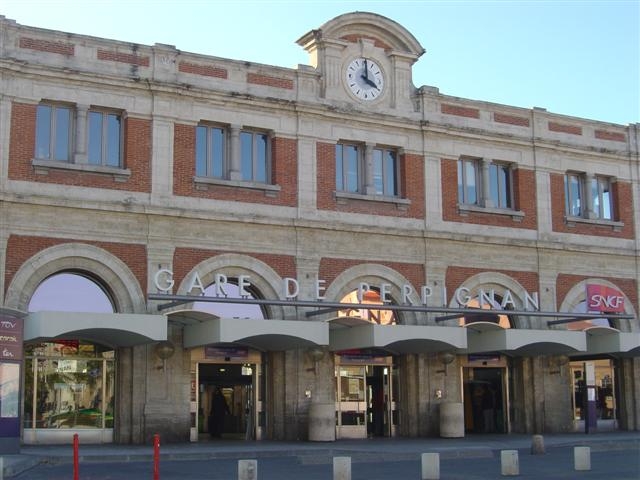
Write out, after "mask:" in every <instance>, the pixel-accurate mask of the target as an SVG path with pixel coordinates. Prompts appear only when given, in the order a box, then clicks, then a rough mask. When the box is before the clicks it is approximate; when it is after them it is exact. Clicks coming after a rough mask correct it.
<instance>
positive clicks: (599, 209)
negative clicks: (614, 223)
mask: <svg viewBox="0 0 640 480" xmlns="http://www.w3.org/2000/svg"><path fill="white" fill-rule="evenodd" d="M591 196H592V199H593V213H594V215H595V217H596V218H600V219H602V220H613V205H612V195H611V179H609V178H607V177H598V176H596V177H594V178H593V179H592V180H591Z"/></svg>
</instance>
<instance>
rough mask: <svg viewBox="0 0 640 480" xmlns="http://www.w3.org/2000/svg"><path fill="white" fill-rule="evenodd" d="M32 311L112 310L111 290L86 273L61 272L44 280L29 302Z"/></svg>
mask: <svg viewBox="0 0 640 480" xmlns="http://www.w3.org/2000/svg"><path fill="white" fill-rule="evenodd" d="M28 310H29V311H30V312H39V311H57V312H94V313H113V312H114V310H115V309H114V305H113V301H112V299H111V294H110V293H109V291H108V290H107V289H106V287H104V286H103V285H101V284H100V283H98V282H97V281H95V280H93V279H92V278H91V277H90V276H89V275H88V274H85V273H83V272H74V271H68V272H61V273H56V274H54V275H51V276H50V277H48V278H47V279H45V280H44V281H43V282H42V283H41V284H40V285H38V288H37V289H36V291H35V292H34V294H33V296H32V297H31V300H30V301H29V307H28Z"/></svg>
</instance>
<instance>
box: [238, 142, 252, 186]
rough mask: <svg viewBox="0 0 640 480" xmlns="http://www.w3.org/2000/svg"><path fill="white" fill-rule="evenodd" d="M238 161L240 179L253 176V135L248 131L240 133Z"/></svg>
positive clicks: (248, 178)
mask: <svg viewBox="0 0 640 480" xmlns="http://www.w3.org/2000/svg"><path fill="white" fill-rule="evenodd" d="M240 153H241V155H240V162H241V170H242V179H243V180H251V179H252V178H253V135H251V134H250V133H248V132H241V133H240Z"/></svg>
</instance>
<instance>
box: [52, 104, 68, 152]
mask: <svg viewBox="0 0 640 480" xmlns="http://www.w3.org/2000/svg"><path fill="white" fill-rule="evenodd" d="M70 117H71V112H70V111H69V109H68V108H60V107H58V108H56V109H55V132H56V144H55V155H54V160H60V161H63V162H67V161H69V138H70V136H69V133H70V128H71V118H70Z"/></svg>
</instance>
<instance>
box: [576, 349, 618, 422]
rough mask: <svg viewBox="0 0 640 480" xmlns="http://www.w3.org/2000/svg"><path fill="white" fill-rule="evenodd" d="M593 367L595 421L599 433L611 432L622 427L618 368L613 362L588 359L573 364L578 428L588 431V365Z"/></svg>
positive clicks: (610, 360)
mask: <svg viewBox="0 0 640 480" xmlns="http://www.w3.org/2000/svg"><path fill="white" fill-rule="evenodd" d="M589 363H590V364H592V365H593V371H594V383H593V386H594V387H595V388H594V391H595V399H594V400H595V408H596V411H595V421H596V428H597V429H598V430H599V431H610V430H616V429H617V428H618V422H617V418H618V410H619V407H618V398H619V395H618V392H617V387H618V385H617V382H616V375H615V373H616V369H615V364H614V361H613V360H612V359H608V358H606V359H587V360H580V361H572V362H571V363H570V366H571V379H572V396H571V403H572V408H573V421H574V429H575V430H576V431H585V417H586V410H587V405H588V403H587V397H588V396H587V383H588V381H587V375H586V369H587V364H589Z"/></svg>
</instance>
